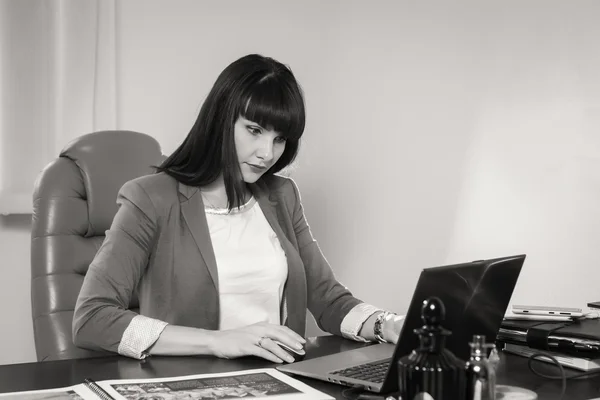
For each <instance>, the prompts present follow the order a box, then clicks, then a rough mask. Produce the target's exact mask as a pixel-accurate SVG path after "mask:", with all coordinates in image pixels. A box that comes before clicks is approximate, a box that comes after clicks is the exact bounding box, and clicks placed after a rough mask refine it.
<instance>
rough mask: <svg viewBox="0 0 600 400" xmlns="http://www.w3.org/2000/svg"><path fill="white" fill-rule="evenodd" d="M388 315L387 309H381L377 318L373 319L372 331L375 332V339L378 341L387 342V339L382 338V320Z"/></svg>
mask: <svg viewBox="0 0 600 400" xmlns="http://www.w3.org/2000/svg"><path fill="white" fill-rule="evenodd" d="M388 315H390V313H389V312H388V311H383V312H381V313H379V315H378V316H377V318H376V319H375V325H373V333H374V334H375V339H377V341H378V342H379V343H387V342H388V341H387V340H385V339H384V338H383V321H385V319H386V318H387V316H388Z"/></svg>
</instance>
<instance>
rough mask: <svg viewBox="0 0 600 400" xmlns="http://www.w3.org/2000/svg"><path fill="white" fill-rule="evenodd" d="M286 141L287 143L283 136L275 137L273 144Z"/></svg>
mask: <svg viewBox="0 0 600 400" xmlns="http://www.w3.org/2000/svg"><path fill="white" fill-rule="evenodd" d="M286 141H287V139H286V138H285V137H283V136H277V137H276V138H275V142H276V143H285V142H286Z"/></svg>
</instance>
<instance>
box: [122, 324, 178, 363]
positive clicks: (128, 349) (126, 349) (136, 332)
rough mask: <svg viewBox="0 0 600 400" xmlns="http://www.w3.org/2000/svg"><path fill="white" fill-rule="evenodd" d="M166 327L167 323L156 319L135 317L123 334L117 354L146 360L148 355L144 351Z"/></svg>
mask: <svg viewBox="0 0 600 400" xmlns="http://www.w3.org/2000/svg"><path fill="white" fill-rule="evenodd" d="M167 325H168V323H167V322H164V321H161V320H158V319H154V318H148V317H145V316H143V315H136V316H135V317H133V319H132V320H131V322H130V323H129V326H128V327H127V329H125V332H123V337H122V338H121V343H119V348H118V349H117V352H118V353H119V354H120V355H122V356H126V357H132V358H137V359H138V360H142V359H144V358H146V357H147V356H148V354H146V353H145V351H146V350H148V348H149V347H150V346H152V345H153V344H154V342H156V341H157V340H158V338H159V337H160V334H161V333H162V331H163V330H164V329H165V327H166V326H167Z"/></svg>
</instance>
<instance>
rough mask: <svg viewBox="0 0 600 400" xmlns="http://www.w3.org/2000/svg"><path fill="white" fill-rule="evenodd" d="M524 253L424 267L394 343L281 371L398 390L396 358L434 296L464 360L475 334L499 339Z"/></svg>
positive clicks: (449, 342)
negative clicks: (441, 308) (429, 299)
mask: <svg viewBox="0 0 600 400" xmlns="http://www.w3.org/2000/svg"><path fill="white" fill-rule="evenodd" d="M524 261H525V255H516V256H512V257H502V258H495V259H489V260H479V261H473V262H468V263H462V264H454V265H446V266H442V267H434V268H425V269H423V270H422V271H421V274H420V276H419V280H418V282H417V287H416V289H415V291H414V293H413V297H412V300H411V302H410V306H409V309H408V313H407V314H406V320H405V321H404V326H403V328H402V332H401V333H400V338H399V339H398V342H397V343H396V345H392V344H389V343H380V344H375V345H371V346H366V347H362V348H358V349H354V350H349V351H344V352H341V353H337V354H331V355H328V356H323V357H317V358H313V359H309V360H304V361H300V362H296V363H292V364H287V365H280V366H278V367H277V369H278V370H279V371H282V372H285V373H289V374H293V375H300V376H305V377H309V378H315V379H319V380H323V381H328V382H333V383H337V384H341V385H346V386H353V387H359V388H363V389H365V390H368V391H371V392H375V393H390V392H396V391H397V390H398V372H397V361H398V360H399V359H400V358H401V357H403V356H405V355H407V354H409V353H410V352H411V351H412V350H413V349H416V348H417V347H418V346H419V338H418V336H417V335H416V334H415V333H414V330H415V329H417V328H420V327H421V326H422V325H423V321H422V320H421V307H422V304H423V301H424V300H426V299H427V298H429V297H431V296H437V297H438V298H440V299H441V300H442V301H443V303H444V306H445V308H446V317H445V319H444V321H443V322H442V326H443V327H444V328H446V329H449V330H450V331H451V332H452V334H451V335H450V336H448V337H447V339H446V348H447V349H448V350H450V351H451V352H453V353H454V355H455V356H457V357H458V358H460V359H463V360H468V359H469V357H470V347H469V342H470V341H471V339H472V338H473V335H485V337H486V341H487V342H488V343H494V342H495V341H496V334H497V332H498V329H499V328H500V324H501V322H502V318H503V317H504V314H505V312H506V308H507V307H508V303H509V301H510V298H511V296H512V293H513V290H514V287H515V285H516V283H517V279H518V277H519V274H520V272H521V267H522V266H523V263H524Z"/></svg>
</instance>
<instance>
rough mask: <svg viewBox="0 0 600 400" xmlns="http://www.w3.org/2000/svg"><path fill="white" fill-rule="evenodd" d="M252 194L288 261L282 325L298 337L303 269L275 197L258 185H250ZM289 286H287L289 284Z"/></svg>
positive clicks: (303, 314) (302, 310)
mask: <svg viewBox="0 0 600 400" xmlns="http://www.w3.org/2000/svg"><path fill="white" fill-rule="evenodd" d="M251 188H252V193H253V194H254V196H255V197H256V200H257V202H258V204H259V205H260V208H261V210H262V212H263V214H264V215H265V218H266V219H267V221H268V222H269V225H271V228H272V229H273V231H274V232H275V234H276V235H277V238H278V239H279V243H280V244H281V247H282V248H283V251H284V252H285V255H286V258H287V261H288V279H287V282H286V285H285V288H284V302H285V305H286V306H287V313H286V314H287V317H288V318H287V320H283V321H282V323H283V324H285V325H287V326H288V327H289V328H291V329H292V330H294V331H296V332H297V333H299V334H300V335H304V333H305V332H304V331H305V329H306V326H305V323H306V286H305V284H302V283H303V282H305V279H306V277H305V275H304V267H303V264H302V260H301V259H300V257H299V255H298V253H297V251H296V250H295V248H294V245H293V244H292V243H291V242H290V240H289V239H288V237H287V236H286V234H285V232H284V231H283V229H282V226H287V225H286V224H284V221H281V218H280V212H281V211H280V210H279V207H278V200H277V197H276V196H275V195H274V194H272V193H269V192H268V191H267V190H264V189H263V188H262V187H260V186H259V185H258V184H254V185H251ZM290 282H291V284H288V283H290Z"/></svg>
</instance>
